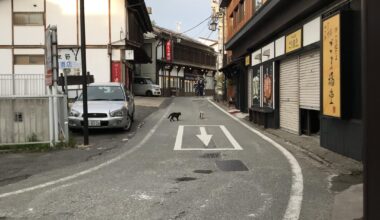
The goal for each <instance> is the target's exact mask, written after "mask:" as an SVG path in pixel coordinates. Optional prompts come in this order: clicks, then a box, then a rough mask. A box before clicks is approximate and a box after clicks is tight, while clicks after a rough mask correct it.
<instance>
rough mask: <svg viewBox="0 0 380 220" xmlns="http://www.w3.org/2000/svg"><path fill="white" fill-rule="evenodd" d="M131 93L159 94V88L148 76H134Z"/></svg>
mask: <svg viewBox="0 0 380 220" xmlns="http://www.w3.org/2000/svg"><path fill="white" fill-rule="evenodd" d="M133 93H134V94H135V95H146V96H160V95H161V88H160V86H159V85H156V84H154V83H153V82H152V80H151V79H150V78H148V77H135V79H134V81H133Z"/></svg>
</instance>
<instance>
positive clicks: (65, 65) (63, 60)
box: [58, 48, 81, 76]
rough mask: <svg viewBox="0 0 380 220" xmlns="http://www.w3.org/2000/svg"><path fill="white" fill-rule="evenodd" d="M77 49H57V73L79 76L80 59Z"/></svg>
mask: <svg viewBox="0 0 380 220" xmlns="http://www.w3.org/2000/svg"><path fill="white" fill-rule="evenodd" d="M80 56H81V55H80V49H79V48H71V49H59V50H58V66H59V73H64V74H66V75H68V76H72V75H74V76H80V75H81V57H80Z"/></svg>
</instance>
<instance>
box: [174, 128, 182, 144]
mask: <svg viewBox="0 0 380 220" xmlns="http://www.w3.org/2000/svg"><path fill="white" fill-rule="evenodd" d="M182 138H183V126H182V125H180V126H179V127H178V132H177V138H176V140H175V145H174V150H181V147H182Z"/></svg>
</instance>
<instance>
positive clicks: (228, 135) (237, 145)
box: [220, 125, 243, 150]
mask: <svg viewBox="0 0 380 220" xmlns="http://www.w3.org/2000/svg"><path fill="white" fill-rule="evenodd" d="M220 129H222V131H223V133H224V135H226V137H227V139H228V140H229V141H230V142H231V144H232V146H234V149H235V150H243V148H242V147H241V146H240V144H239V143H238V142H237V141H236V139H235V138H234V137H233V136H232V134H231V133H230V132H229V131H228V130H227V128H226V127H225V126H224V125H221V126H220Z"/></svg>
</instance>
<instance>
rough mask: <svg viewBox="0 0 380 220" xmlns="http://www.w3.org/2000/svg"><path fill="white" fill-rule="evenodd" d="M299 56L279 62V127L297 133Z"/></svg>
mask: <svg viewBox="0 0 380 220" xmlns="http://www.w3.org/2000/svg"><path fill="white" fill-rule="evenodd" d="M299 125H300V123H299V58H298V57H294V58H290V59H287V60H284V61H282V62H281V63H280V127H281V128H282V129H285V130H287V131H289V132H292V133H295V134H299Z"/></svg>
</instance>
